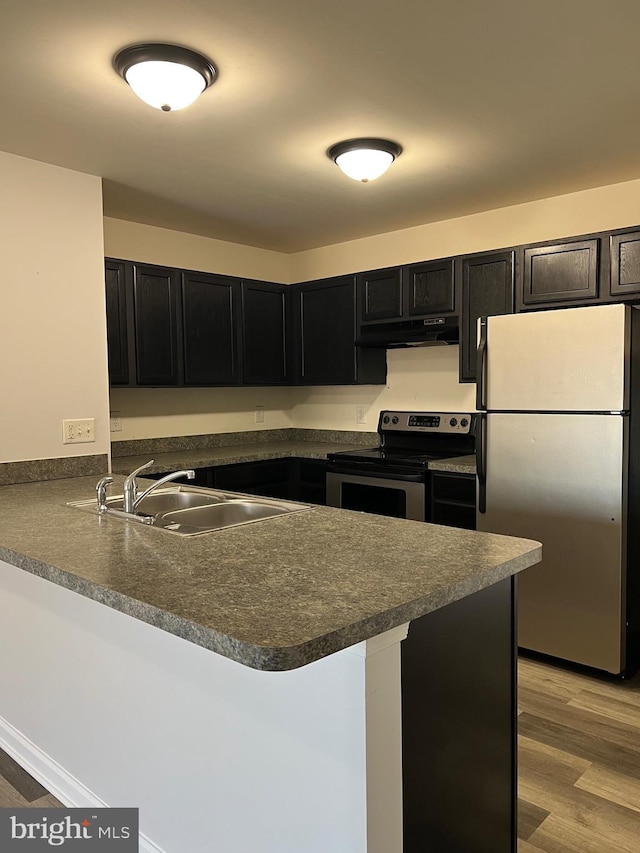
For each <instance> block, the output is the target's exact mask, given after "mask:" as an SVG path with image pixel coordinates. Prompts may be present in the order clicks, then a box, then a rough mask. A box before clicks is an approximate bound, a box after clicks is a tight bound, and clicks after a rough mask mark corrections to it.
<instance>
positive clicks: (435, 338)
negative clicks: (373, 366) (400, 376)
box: [356, 317, 460, 347]
mask: <svg viewBox="0 0 640 853" xmlns="http://www.w3.org/2000/svg"><path fill="white" fill-rule="evenodd" d="M458 343H460V326H459V319H458V317H427V319H426V320H398V321H397V322H394V323H376V324H375V325H373V324H372V325H371V326H361V327H360V333H359V335H358V337H357V338H356V345H357V346H359V347H421V346H434V345H438V344H440V345H446V344H458Z"/></svg>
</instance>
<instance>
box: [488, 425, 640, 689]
mask: <svg viewBox="0 0 640 853" xmlns="http://www.w3.org/2000/svg"><path fill="white" fill-rule="evenodd" d="M627 432H628V417H626V416H620V415H563V414H493V413H489V414H488V415H487V418H486V425H485V430H484V443H485V461H486V472H487V487H486V512H485V513H484V514H483V513H478V530H484V531H488V532H491V533H505V534H509V535H511V536H521V537H525V538H527V539H537V540H538V541H539V542H542V562H541V563H538V564H537V565H535V566H532V567H531V568H530V569H527V570H526V571H524V572H523V573H522V574H520V575H519V576H518V644H519V645H520V646H521V647H522V648H526V649H532V650H535V651H538V652H543V653H545V654H549V655H554V656H556V657H559V658H563V659H565V660H570V661H574V662H576V663H581V664H586V665H587V666H592V667H596V668H597V669H602V670H606V671H607V672H612V673H619V672H621V671H622V670H623V669H624V666H625V659H624V655H625V651H624V648H625V646H624V642H623V639H624V613H625V600H624V590H625V587H626V554H625V542H626V535H625V528H626V518H625V510H624V508H625V496H626V474H625V472H626V458H625V448H626V446H627V445H626V436H627Z"/></svg>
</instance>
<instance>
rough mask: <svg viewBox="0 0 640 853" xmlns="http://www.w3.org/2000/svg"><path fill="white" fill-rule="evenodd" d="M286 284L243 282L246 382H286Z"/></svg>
mask: <svg viewBox="0 0 640 853" xmlns="http://www.w3.org/2000/svg"><path fill="white" fill-rule="evenodd" d="M286 290H287V285H282V284H267V283H262V282H247V281H243V282H242V352H243V361H244V368H243V379H244V384H245V385H286V384H287V382H288V378H289V376H288V374H289V371H288V365H287V359H288V341H287V325H286V313H287V298H286Z"/></svg>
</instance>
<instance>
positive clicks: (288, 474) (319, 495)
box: [145, 457, 327, 504]
mask: <svg viewBox="0 0 640 853" xmlns="http://www.w3.org/2000/svg"><path fill="white" fill-rule="evenodd" d="M326 471H327V462H326V460H324V459H299V458H294V457H289V458H283V459H266V460H264V461H260V462H238V463H234V464H232V465H215V466H211V467H208V468H196V477H195V480H187V478H186V477H180V478H179V479H178V480H176V481H175V482H177V483H191V484H192V485H194V484H195V485H197V486H206V487H207V488H210V489H221V490H225V491H226V490H228V491H230V492H242V493H244V494H249V495H262V496H263V497H269V498H283V499H285V500H291V501H302V503H311V504H325V503H326V487H325V478H326ZM165 473H166V472H162V473H159V474H148V475H145V476H146V478H147V479H151V480H159V479H160V478H161V477H164V476H165Z"/></svg>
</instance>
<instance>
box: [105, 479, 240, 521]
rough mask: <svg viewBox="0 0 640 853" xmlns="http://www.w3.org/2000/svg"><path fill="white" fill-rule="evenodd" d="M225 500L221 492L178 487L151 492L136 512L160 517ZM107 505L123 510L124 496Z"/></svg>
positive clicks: (115, 498) (113, 499)
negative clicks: (164, 514) (174, 511)
mask: <svg viewBox="0 0 640 853" xmlns="http://www.w3.org/2000/svg"><path fill="white" fill-rule="evenodd" d="M224 500H226V498H225V496H224V495H223V494H222V493H221V492H213V491H207V490H205V489H198V488H197V487H194V488H189V486H176V487H169V488H167V489H158V490H157V491H154V492H151V494H150V495H148V496H147V497H146V498H143V499H142V500H141V501H140V503H139V504H138V507H137V510H136V511H137V512H138V513H140V514H141V515H160V514H161V513H165V512H172V511H173V510H180V509H188V508H189V507H201V506H211V505H212V504H219V503H221V502H222V501H224ZM93 503H95V501H94V502H93ZM106 504H107V506H108V507H110V508H113V509H121V510H123V509H124V497H123V495H116V496H114V497H110V498H107V500H106Z"/></svg>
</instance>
